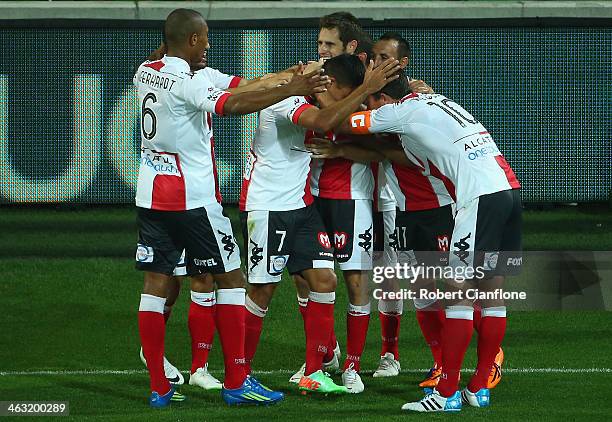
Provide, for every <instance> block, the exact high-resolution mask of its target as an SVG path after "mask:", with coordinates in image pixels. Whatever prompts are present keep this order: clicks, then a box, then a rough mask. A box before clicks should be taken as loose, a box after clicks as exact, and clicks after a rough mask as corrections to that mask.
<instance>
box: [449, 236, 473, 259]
mask: <svg viewBox="0 0 612 422" xmlns="http://www.w3.org/2000/svg"><path fill="white" fill-rule="evenodd" d="M471 237H472V233H471V232H470V233H469V234H468V235H467V236H465V237H463V238H461V239H460V240H459V242H455V243H454V244H453V247H455V248H456V249H457V250H455V251H453V253H454V254H455V255H456V256H457V258H459V259H460V260H461V262H463V263H464V264H465V265H468V263H467V261H466V259H467V258H468V257H469V256H470V252H469V249H470V244H469V243H468V242H467V241H468V239H470V238H471Z"/></svg>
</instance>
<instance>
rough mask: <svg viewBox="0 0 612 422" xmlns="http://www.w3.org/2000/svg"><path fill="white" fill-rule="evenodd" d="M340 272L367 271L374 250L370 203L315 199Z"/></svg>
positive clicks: (357, 200) (369, 201) (358, 200)
mask: <svg viewBox="0 0 612 422" xmlns="http://www.w3.org/2000/svg"><path fill="white" fill-rule="evenodd" d="M315 205H316V207H317V210H318V211H319V214H320V215H321V218H322V219H323V223H324V224H325V229H326V230H327V234H328V235H329V238H330V240H331V241H332V242H333V245H334V250H335V257H336V260H337V261H338V264H339V267H340V269H341V270H371V269H372V252H373V249H374V233H373V232H374V225H373V221H372V201H371V200H369V199H327V198H318V197H315Z"/></svg>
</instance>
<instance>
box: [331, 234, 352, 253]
mask: <svg viewBox="0 0 612 422" xmlns="http://www.w3.org/2000/svg"><path fill="white" fill-rule="evenodd" d="M348 237H349V236H348V234H347V233H346V232H334V247H335V248H336V249H343V248H344V247H345V246H346V243H347V242H348Z"/></svg>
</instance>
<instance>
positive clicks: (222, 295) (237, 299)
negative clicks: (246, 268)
mask: <svg viewBox="0 0 612 422" xmlns="http://www.w3.org/2000/svg"><path fill="white" fill-rule="evenodd" d="M245 294H246V290H245V289H241V288H236V289H219V290H217V306H216V308H217V309H216V312H215V319H216V323H217V330H218V331H219V340H221V347H222V348H223V361H224V363H225V381H224V383H223V385H224V386H225V388H227V389H235V388H239V387H240V386H241V385H242V384H243V383H244V380H245V379H246V372H245V368H244V364H245V358H244V335H245V331H244V330H245V327H244V319H245V309H244V298H245Z"/></svg>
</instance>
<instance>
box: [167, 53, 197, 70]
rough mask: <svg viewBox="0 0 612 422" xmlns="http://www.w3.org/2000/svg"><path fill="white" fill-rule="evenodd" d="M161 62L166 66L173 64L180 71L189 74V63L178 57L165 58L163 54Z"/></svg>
mask: <svg viewBox="0 0 612 422" xmlns="http://www.w3.org/2000/svg"><path fill="white" fill-rule="evenodd" d="M162 61H164V62H165V63H168V64H174V65H175V66H178V67H179V68H180V70H182V71H183V72H187V73H189V72H190V71H191V67H190V66H189V63H187V62H186V61H185V60H183V59H181V58H180V57H176V56H166V55H165V54H164V57H163V58H162Z"/></svg>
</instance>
